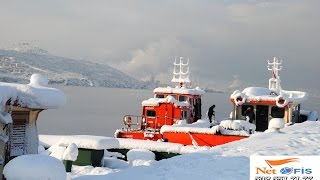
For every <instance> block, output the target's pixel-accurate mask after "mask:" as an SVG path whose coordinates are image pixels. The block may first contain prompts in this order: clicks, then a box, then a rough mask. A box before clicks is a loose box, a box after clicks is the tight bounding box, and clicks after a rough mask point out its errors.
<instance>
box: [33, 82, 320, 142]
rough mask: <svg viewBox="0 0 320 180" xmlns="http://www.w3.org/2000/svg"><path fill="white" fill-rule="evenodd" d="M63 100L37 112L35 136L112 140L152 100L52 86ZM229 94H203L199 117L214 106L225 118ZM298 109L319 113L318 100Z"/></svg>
mask: <svg viewBox="0 0 320 180" xmlns="http://www.w3.org/2000/svg"><path fill="white" fill-rule="evenodd" d="M54 88H58V89H61V90H62V91H63V92H64V93H65V94H66V97H67V103H66V104H65V105H64V106H63V107H61V108H59V109H48V110H44V111H43V112H41V113H40V115H39V117H38V121H37V126H38V132H39V134H52V135H97V136H108V137H113V135H114V132H115V131H116V130H117V129H120V128H121V127H123V116H124V115H141V113H142V106H141V103H142V101H143V100H146V99H149V98H151V97H153V93H152V90H150V89H146V90H145V89H119V88H105V87H78V86H77V87H73V86H55V87H54ZM229 98H230V93H221V92H219V93H216V92H209V93H206V94H205V95H204V96H203V98H202V117H205V115H206V112H207V110H208V108H209V107H210V106H211V105H213V104H215V105H216V107H215V114H216V119H217V120H223V119H226V118H228V117H229V115H230V112H231V111H232V108H233V106H232V104H231V102H230V99H229ZM302 109H306V110H316V111H317V112H319V113H320V98H319V97H309V98H308V100H307V101H306V102H305V103H304V104H302Z"/></svg>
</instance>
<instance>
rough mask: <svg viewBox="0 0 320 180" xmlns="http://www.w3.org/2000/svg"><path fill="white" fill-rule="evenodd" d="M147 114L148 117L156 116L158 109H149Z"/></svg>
mask: <svg viewBox="0 0 320 180" xmlns="http://www.w3.org/2000/svg"><path fill="white" fill-rule="evenodd" d="M146 115H147V117H156V111H154V110H147V112H146Z"/></svg>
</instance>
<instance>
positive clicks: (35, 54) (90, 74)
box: [0, 43, 145, 88]
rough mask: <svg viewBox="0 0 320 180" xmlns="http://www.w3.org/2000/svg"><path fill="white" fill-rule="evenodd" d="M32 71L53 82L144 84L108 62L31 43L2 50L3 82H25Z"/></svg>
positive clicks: (1, 78)
mask: <svg viewBox="0 0 320 180" xmlns="http://www.w3.org/2000/svg"><path fill="white" fill-rule="evenodd" d="M33 73H40V74H43V75H45V76H46V77H47V78H48V79H49V83H50V84H64V85H71V86H103V87H120V88H144V86H145V84H144V83H143V82H141V81H138V80H136V79H134V78H132V77H130V76H128V75H126V74H124V73H123V72H121V71H119V70H117V69H114V68H112V67H110V66H108V65H102V64H96V63H92V62H87V61H80V60H74V59H70V58H64V57H58V56H54V55H50V54H48V52H47V51H46V50H44V49H41V48H39V47H32V46H31V45H29V44H28V43H20V44H18V45H17V46H14V47H12V48H7V49H0V75H1V76H0V81H3V82H20V83H26V82H28V81H29V78H30V76H31V74H33Z"/></svg>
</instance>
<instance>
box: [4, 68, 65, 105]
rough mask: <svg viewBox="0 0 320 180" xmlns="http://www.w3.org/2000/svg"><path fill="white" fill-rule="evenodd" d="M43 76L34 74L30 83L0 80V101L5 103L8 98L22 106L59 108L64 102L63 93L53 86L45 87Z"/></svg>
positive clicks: (45, 81) (45, 82)
mask: <svg viewBox="0 0 320 180" xmlns="http://www.w3.org/2000/svg"><path fill="white" fill-rule="evenodd" d="M45 85H47V80H46V78H45V77H43V76H41V75H39V74H34V75H32V76H31V79H30V84H14V83H3V82H0V91H1V96H0V102H1V105H2V106H3V105H5V104H6V103H7V101H8V100H9V99H10V100H11V103H13V102H14V101H17V103H18V104H19V105H20V106H22V107H28V108H38V109H51V108H53V109H54V108H59V107H61V106H63V105H64V104H65V103H66V97H65V95H64V93H63V92H62V91H60V90H58V89H55V88H49V87H45Z"/></svg>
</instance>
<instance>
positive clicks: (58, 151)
mask: <svg viewBox="0 0 320 180" xmlns="http://www.w3.org/2000/svg"><path fill="white" fill-rule="evenodd" d="M65 150H66V147H62V146H58V145H53V146H51V147H50V148H49V149H48V152H49V155H50V156H52V157H54V158H57V159H59V160H63V153H64V151H65Z"/></svg>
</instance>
